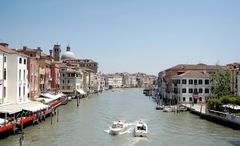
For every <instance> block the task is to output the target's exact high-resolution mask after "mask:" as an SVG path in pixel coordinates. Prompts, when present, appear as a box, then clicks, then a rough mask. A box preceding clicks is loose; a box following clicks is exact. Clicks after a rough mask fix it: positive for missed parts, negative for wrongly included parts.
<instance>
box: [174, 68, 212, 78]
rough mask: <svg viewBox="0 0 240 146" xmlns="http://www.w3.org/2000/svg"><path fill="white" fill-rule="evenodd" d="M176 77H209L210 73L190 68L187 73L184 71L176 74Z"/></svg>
mask: <svg viewBox="0 0 240 146" xmlns="http://www.w3.org/2000/svg"><path fill="white" fill-rule="evenodd" d="M174 77H188V78H208V77H209V74H208V73H203V72H200V71H194V70H189V71H186V72H185V73H182V74H180V75H177V76H174Z"/></svg>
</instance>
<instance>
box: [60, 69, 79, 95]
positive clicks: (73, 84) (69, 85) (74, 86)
mask: <svg viewBox="0 0 240 146" xmlns="http://www.w3.org/2000/svg"><path fill="white" fill-rule="evenodd" d="M60 89H61V91H62V92H63V93H64V94H67V95H71V96H73V95H74V94H76V93H77V92H80V90H83V73H82V71H81V70H80V69H79V68H70V67H68V66H66V65H61V66H60Z"/></svg>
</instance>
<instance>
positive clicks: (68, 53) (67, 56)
mask: <svg viewBox="0 0 240 146" xmlns="http://www.w3.org/2000/svg"><path fill="white" fill-rule="evenodd" d="M65 59H76V56H75V54H74V53H73V52H71V51H70V47H69V46H67V51H66V52H64V53H63V54H62V60H65Z"/></svg>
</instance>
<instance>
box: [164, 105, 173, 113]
mask: <svg viewBox="0 0 240 146" xmlns="http://www.w3.org/2000/svg"><path fill="white" fill-rule="evenodd" d="M163 112H172V108H171V107H167V106H166V107H164V108H163Z"/></svg>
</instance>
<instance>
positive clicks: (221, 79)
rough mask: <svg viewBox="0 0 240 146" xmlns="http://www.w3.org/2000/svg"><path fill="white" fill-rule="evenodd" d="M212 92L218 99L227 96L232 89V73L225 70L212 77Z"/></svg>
mask: <svg viewBox="0 0 240 146" xmlns="http://www.w3.org/2000/svg"><path fill="white" fill-rule="evenodd" d="M211 79H212V85H213V88H212V92H213V93H214V94H215V95H217V96H218V97H221V96H227V95H229V94H230V89H231V71H230V70H225V71H221V72H217V73H215V74H213V75H212V76H211Z"/></svg>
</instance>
